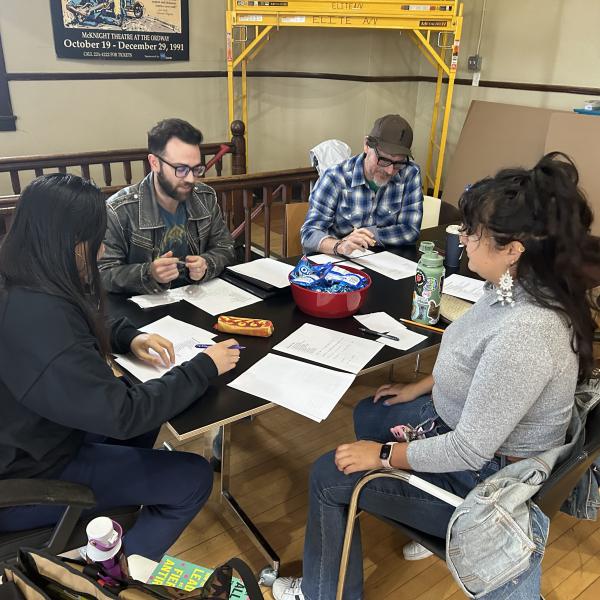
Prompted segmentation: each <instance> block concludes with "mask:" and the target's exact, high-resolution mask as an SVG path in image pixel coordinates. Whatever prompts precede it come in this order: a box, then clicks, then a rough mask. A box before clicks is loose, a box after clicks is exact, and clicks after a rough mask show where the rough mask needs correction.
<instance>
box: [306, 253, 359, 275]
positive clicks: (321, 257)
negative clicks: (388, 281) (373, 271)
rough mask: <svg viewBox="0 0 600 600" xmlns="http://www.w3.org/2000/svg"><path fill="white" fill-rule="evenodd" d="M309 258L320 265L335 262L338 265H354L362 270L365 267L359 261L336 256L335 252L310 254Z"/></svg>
mask: <svg viewBox="0 0 600 600" xmlns="http://www.w3.org/2000/svg"><path fill="white" fill-rule="evenodd" d="M308 259H309V260H310V261H312V262H314V263H316V264H318V265H326V264H327V263H334V264H335V265H337V266H338V267H354V268H355V269H360V270H361V271H362V270H363V269H364V267H361V266H360V265H359V264H358V263H353V262H351V261H349V260H344V259H343V258H341V257H339V256H334V255H333V254H314V255H313V256H309V257H308Z"/></svg>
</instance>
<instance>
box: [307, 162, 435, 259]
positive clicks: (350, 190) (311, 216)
mask: <svg viewBox="0 0 600 600" xmlns="http://www.w3.org/2000/svg"><path fill="white" fill-rule="evenodd" d="M363 163H364V154H359V155H357V156H353V157H352V158H350V159H348V160H347V161H344V162H343V163H340V164H339V165H337V166H335V167H332V168H330V169H327V171H325V173H323V175H322V176H321V177H320V178H319V180H318V181H317V183H316V184H315V187H314V188H313V190H312V192H311V194H310V200H309V201H310V206H309V209H308V214H307V215H306V220H305V221H304V225H302V229H301V230H300V237H301V240H302V247H303V248H304V251H305V252H315V251H317V250H318V248H319V244H320V243H321V240H322V239H323V238H326V237H335V238H338V239H339V238H343V237H344V236H346V235H348V234H349V233H350V232H351V231H352V230H353V228H355V227H356V228H357V229H358V228H359V227H371V226H375V227H377V230H376V236H377V239H378V241H379V242H381V243H382V244H383V245H384V246H399V245H401V244H410V243H413V242H414V241H416V239H417V238H418V237H419V231H420V228H421V220H422V218H423V190H422V188H421V171H420V169H419V166H418V165H416V164H415V163H414V162H412V161H411V162H409V164H408V166H406V167H404V168H403V169H400V171H398V173H396V174H395V175H394V176H393V177H392V178H391V179H390V181H389V182H388V183H387V184H386V185H384V186H382V187H381V188H379V190H378V191H377V194H375V192H373V190H371V188H370V187H369V184H368V183H367V180H366V179H365V174H364V170H363Z"/></svg>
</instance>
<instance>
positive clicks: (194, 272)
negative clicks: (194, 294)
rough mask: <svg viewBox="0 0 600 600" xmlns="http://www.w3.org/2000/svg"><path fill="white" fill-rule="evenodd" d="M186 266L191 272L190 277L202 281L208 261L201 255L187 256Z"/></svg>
mask: <svg viewBox="0 0 600 600" xmlns="http://www.w3.org/2000/svg"><path fill="white" fill-rule="evenodd" d="M185 266H186V267H187V268H188V271H189V272H190V279H191V280H192V281H200V280H201V279H202V278H203V277H204V275H206V269H207V268H208V263H207V262H206V260H205V259H204V258H202V257H201V256H193V255H192V256H186V257H185Z"/></svg>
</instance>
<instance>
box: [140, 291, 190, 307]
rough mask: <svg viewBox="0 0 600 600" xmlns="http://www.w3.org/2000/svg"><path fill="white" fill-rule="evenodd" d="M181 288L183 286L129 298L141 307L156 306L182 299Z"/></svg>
mask: <svg viewBox="0 0 600 600" xmlns="http://www.w3.org/2000/svg"><path fill="white" fill-rule="evenodd" d="M186 287H187V286H186ZM181 289H182V288H177V289H175V290H167V291H166V292H161V293H160V294H142V295H140V296H132V297H131V298H129V299H130V300H131V301H132V302H135V303H136V304H137V305H138V306H139V307H140V308H154V307H155V306H163V305H165V304H173V303H174V302H179V301H181V300H182V295H181V292H180V290H181Z"/></svg>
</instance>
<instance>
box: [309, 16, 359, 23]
mask: <svg viewBox="0 0 600 600" xmlns="http://www.w3.org/2000/svg"><path fill="white" fill-rule="evenodd" d="M312 22H313V25H352V21H351V20H350V17H342V16H339V17H338V16H337V15H321V16H313V18H312Z"/></svg>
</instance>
